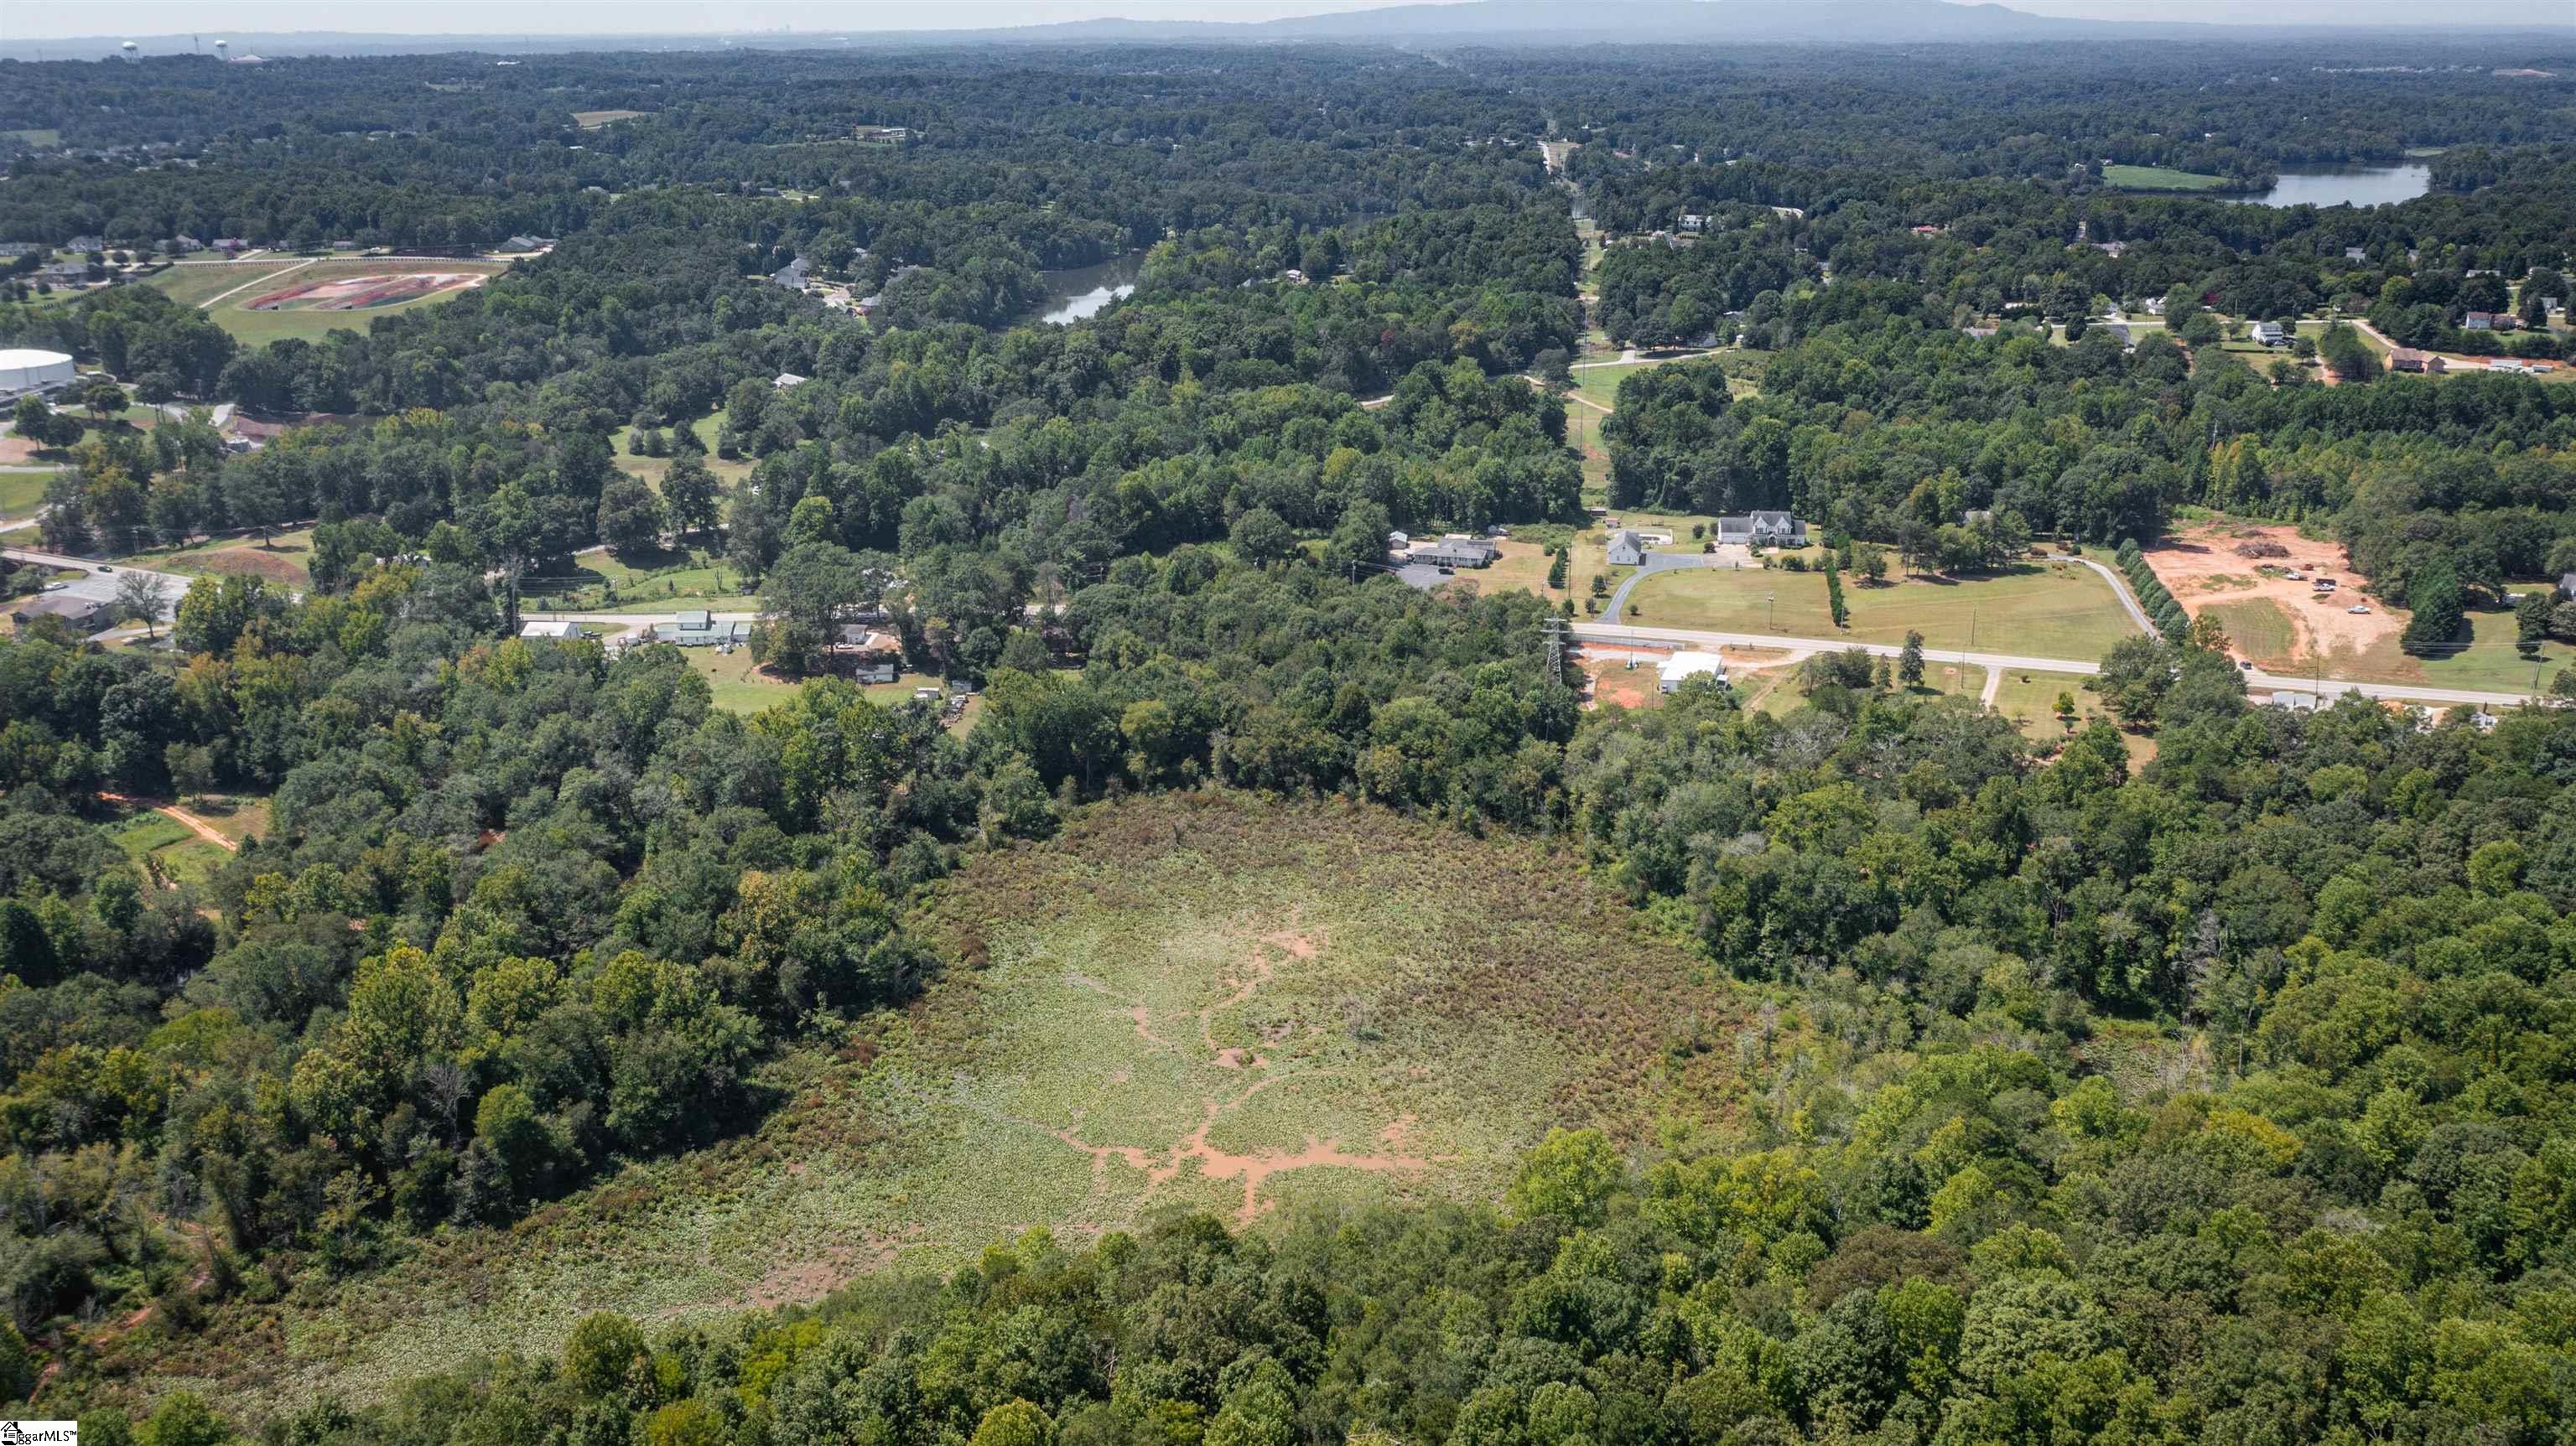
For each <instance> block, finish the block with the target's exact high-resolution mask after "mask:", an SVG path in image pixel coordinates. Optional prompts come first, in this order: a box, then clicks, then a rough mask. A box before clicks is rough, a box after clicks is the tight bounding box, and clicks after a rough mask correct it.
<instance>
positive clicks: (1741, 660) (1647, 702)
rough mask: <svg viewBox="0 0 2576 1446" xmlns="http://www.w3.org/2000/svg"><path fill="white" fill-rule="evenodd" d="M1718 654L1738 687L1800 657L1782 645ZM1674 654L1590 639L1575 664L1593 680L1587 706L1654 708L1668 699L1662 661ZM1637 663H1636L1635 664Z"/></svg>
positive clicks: (1725, 650) (1751, 683)
mask: <svg viewBox="0 0 2576 1446" xmlns="http://www.w3.org/2000/svg"><path fill="white" fill-rule="evenodd" d="M1717 651H1718V656H1719V657H1722V658H1724V659H1726V672H1727V676H1728V677H1729V678H1731V679H1733V680H1734V682H1735V684H1736V687H1737V689H1738V691H1745V690H1749V689H1751V688H1752V687H1753V686H1754V684H1755V683H1756V681H1757V680H1758V679H1760V677H1761V676H1762V674H1763V671H1764V670H1765V669H1771V670H1774V671H1776V670H1779V669H1782V668H1786V667H1788V666H1789V665H1790V664H1793V663H1795V662H1797V661H1798V658H1797V655H1795V654H1793V653H1790V652H1788V651H1785V650H1783V649H1779V648H1720V649H1718V650H1717ZM1671 656H1672V650H1670V649H1667V648H1621V647H1613V646H1609V645H1606V644H1600V643H1587V644H1585V645H1584V646H1583V647H1580V648H1577V649H1576V650H1575V653H1574V662H1575V666H1576V667H1578V668H1581V669H1582V670H1583V676H1584V677H1585V678H1586V679H1587V680H1588V681H1589V684H1590V686H1589V688H1588V690H1587V691H1588V694H1589V696H1588V697H1587V698H1586V699H1585V702H1584V706H1585V707H1587V708H1598V707H1601V706H1602V705H1604V704H1608V703H1616V704H1618V705H1620V706H1621V707H1623V708H1652V707H1655V706H1657V705H1659V704H1661V703H1662V702H1663V701H1664V695H1663V691H1662V678H1663V673H1662V665H1663V662H1664V660H1665V659H1666V658H1669V657H1671ZM1632 665H1633V666H1632Z"/></svg>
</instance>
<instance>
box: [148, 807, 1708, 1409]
mask: <svg viewBox="0 0 2576 1446" xmlns="http://www.w3.org/2000/svg"><path fill="white" fill-rule="evenodd" d="M1570 864H1571V861H1570V860H1568V859H1565V858H1562V857H1559V856H1556V855H1554V854H1552V853H1550V852H1549V851H1548V850H1547V849H1545V848H1544V847H1543V846H1541V845H1540V844H1538V843H1536V842H1534V841H1529V840H1518V839H1511V840H1507V839H1501V838H1487V839H1476V838H1470V837H1467V836H1465V835H1462V834H1460V833H1458V832H1456V831H1454V830H1448V829H1443V828H1440V827H1437V826H1435V825H1432V824H1429V823H1424V822H1415V821H1411V820H1407V819H1405V818H1402V817H1400V816H1398V815H1394V814H1391V813H1385V812H1381V811H1376V810H1370V809H1362V808H1346V807H1340V806H1333V805H1324V804H1312V805H1291V804H1280V803H1265V802H1260V801H1256V800H1252V799H1249V798H1246V797H1242V796H1239V795H1231V794H1228V795H1200V794H1192V795H1175V796H1168V797H1163V798H1157V799H1151V800H1142V801H1137V802H1132V803H1128V804H1123V805H1118V806H1112V807H1102V808H1096V809H1093V810H1090V811H1088V812H1086V813H1085V814H1084V815H1083V816H1082V817H1081V818H1079V819H1078V820H1077V821H1076V822H1075V823H1074V824H1073V825H1072V826H1071V827H1070V828H1069V829H1068V830H1067V832H1066V833H1065V834H1064V835H1063V836H1061V837H1059V838H1058V839H1056V840H1054V841H1052V842H1049V843H1046V844H1043V845H1038V846H1034V847H1028V848H1022V849H1018V850H1014V851H1012V852H1009V853H1001V854H991V855H985V856H982V857H979V858H977V859H976V860H974V861H973V863H971V864H970V865H969V866H968V867H967V868H966V869H965V870H964V871H963V872H962V873H960V874H959V875H958V876H956V877H954V878H952V879H951V880H949V881H948V882H947V883H945V884H943V885H942V886H940V888H939V889H938V891H937V894H936V896H935V898H934V899H933V900H932V902H931V903H930V905H929V906H928V908H927V911H926V914H925V915H924V917H923V918H922V919H921V924H920V926H921V927H922V929H923V930H924V932H925V933H926V934H928V935H929V936H931V937H933V938H935V939H937V940H939V941H940V942H941V945H942V952H943V954H944V955H945V956H946V957H948V958H951V959H956V960H962V961H970V962H964V963H960V964H957V965H955V966H952V968H951V969H950V971H949V972H948V973H947V974H946V975H945V976H944V977H942V978H940V979H939V980H937V981H935V982H934V983H933V984H932V986H931V987H930V989H929V991H928V993H927V994H926V996H925V997H924V999H923V1000H922V1001H921V1003H920V1004H919V1005H918V1006H916V1007H915V1008H913V1009H910V1010H906V1011H900V1012H889V1013H886V1014H882V1015H879V1016H876V1017H874V1018H872V1019H871V1020H870V1021H868V1022H867V1024H866V1025H865V1026H863V1028H862V1029H861V1030H860V1031H859V1034H860V1037H861V1038H860V1040H859V1041H854V1042H853V1044H852V1046H851V1047H849V1048H846V1049H840V1050H836V1051H833V1052H831V1053H829V1054H825V1053H822V1052H816V1053H813V1054H809V1055H806V1056H802V1057H799V1058H797V1059H795V1060H792V1061H789V1062H788V1063H787V1064H786V1065H784V1066H783V1067H781V1068H780V1069H778V1070H776V1071H774V1072H773V1074H772V1076H771V1081H770V1082H771V1083H773V1084H775V1085H777V1086H778V1087H780V1088H781V1089H782V1090H784V1091H786V1092H787V1094H788V1097H789V1099H790V1103H788V1104H787V1105H786V1106H785V1107H783V1108H782V1109H781V1110H780V1111H778V1113H777V1114H775V1115H774V1116H773V1117H772V1118H771V1119H770V1120H769V1121H768V1122H767V1123H766V1124H765V1125H764V1126H763V1127H762V1128H761V1129H760V1130H759V1131H758V1132H757V1133H756V1134H755V1135H754V1136H753V1137H751V1138H749V1139H747V1140H745V1141H743V1142H741V1143H739V1144H737V1145H734V1146H730V1147H725V1148H719V1149H715V1150H710V1151H706V1152H703V1153H701V1154H698V1155H693V1156H690V1157H687V1158H684V1159H681V1160H677V1161H671V1162H660V1163H653V1164H645V1165H638V1166H634V1167H630V1168H629V1169H628V1170H626V1171H625V1172H624V1173H623V1174H622V1175H620V1176H618V1177H617V1178H616V1179H614V1180H612V1181H610V1182H608V1183H606V1184H604V1185H602V1186H599V1187H597V1188H595V1189H593V1190H591V1191H589V1192H587V1193H586V1194H584V1195H582V1196H580V1197H577V1198H575V1199H573V1200H571V1201H568V1202H566V1203H564V1204H563V1205H561V1206H560V1207H557V1208H554V1209H550V1210H546V1211H542V1212H540V1213H539V1214H538V1215H537V1216H536V1217H534V1218H533V1219H532V1220H531V1221H529V1222H528V1223H527V1224H525V1225H523V1226H521V1227H520V1228H518V1229H516V1230H511V1231H490V1230H460V1231H453V1232H448V1233H443V1234H442V1235H440V1236H438V1237H436V1238H434V1239H431V1240H428V1241H425V1242H423V1243H422V1245H421V1247H420V1251H419V1254H418V1255H416V1256H415V1257H413V1258H411V1259H409V1260H407V1261H404V1262H403V1263H401V1264H399V1265H396V1266H394V1267H392V1268H390V1269H389V1270H387V1271H386V1272H384V1273H382V1274H379V1275H376V1276H371V1277H366V1278H363V1279H361V1280H359V1281H356V1282H353V1283H350V1284H348V1285H345V1286H342V1287H339V1288H337V1289H336V1290H330V1289H328V1288H317V1289H315V1290H314V1291H313V1292H312V1293H311V1294H310V1295H307V1294H305V1293H303V1292H299V1293H298V1294H297V1295H296V1296H295V1297H293V1298H291V1300H290V1302H289V1303H287V1304H282V1305H278V1306H268V1307H253V1306H247V1305H245V1306H238V1307H233V1308H231V1310H230V1312H229V1318H228V1319H225V1320H222V1321H219V1322H218V1323H217V1325H216V1326H215V1327H214V1328H210V1329H208V1330H206V1331H204V1332H202V1333H200V1334H198V1335H195V1336H192V1337H190V1338H189V1340H188V1342H187V1343H186V1344H185V1345H184V1346H183V1347H182V1350H183V1351H185V1352H189V1353H192V1354H193V1358H188V1357H186V1356H173V1357H170V1358H167V1359H166V1360H165V1364H164V1367H163V1369H164V1370H166V1371H167V1372H169V1373H170V1374H171V1375H172V1376H177V1375H182V1374H185V1375H189V1376H194V1377H196V1378H197V1379H199V1380H200V1381H202V1382H205V1383H206V1384H204V1385H202V1386H201V1387H200V1388H201V1389H206V1390H208V1391H209V1392H210V1393H214V1394H216V1395H218V1396H219V1398H222V1399H226V1400H227V1401H230V1402H239V1403H242V1404H243V1405H245V1406H256V1405H259V1404H264V1403H269V1402H276V1401H280V1400H289V1399H304V1398H309V1396H310V1395H311V1394H312V1393H314V1392H316V1391H321V1390H331V1391H336V1392H340V1393H342V1394H345V1395H348V1396H352V1397H357V1398H365V1397H368V1396H372V1395H375V1394H378V1393H380V1392H382V1391H383V1390H385V1389H386V1388H387V1387H388V1386H389V1385H390V1384H391V1382H392V1381H393V1379H394V1378H395V1377H396V1376H397V1375H399V1374H401V1373H404V1372H410V1371H417V1370H421V1369H426V1368H430V1367H434V1366H438V1365H441V1364H445V1363H451V1362H454V1361H456V1360H457V1359H459V1358H460V1357H462V1356H464V1355H465V1354H467V1353H469V1352H473V1351H480V1350H488V1349H498V1348H504V1347H506V1348H510V1349H514V1350H517V1351H520V1352H523V1353H526V1354H529V1355H543V1354H547V1353H550V1352H552V1351H553V1350H554V1349H555V1348H556V1346H557V1344H558V1343H559V1342H560V1341H561V1340H562V1338H563V1336H564V1335H565V1333H566V1332H567V1331H568V1330H569V1329H570V1327H571V1326H572V1324H573V1323H574V1322H575V1321H577V1320H579V1319H580V1318H581V1316H582V1315H583V1314H585V1313H587V1312H589V1311H593V1310H598V1309H603V1308H609V1307H611V1306H614V1307H615V1308H617V1309H621V1310H624V1311H626V1312H628V1313H629V1314H631V1315H635V1316H638V1317H641V1318H643V1319H645V1320H647V1321H648V1322H651V1323H653V1324H654V1325H656V1326H659V1325H667V1324H672V1323H676V1322H680V1321H685V1320H693V1319H703V1318H706V1317H709V1316H712V1315H715V1314H718V1313H722V1312H727V1311H732V1310H737V1309H741V1308H744V1307H748V1306H752V1305H758V1304H778V1303H783V1302H789V1301H801V1300H810V1299H813V1298H815V1297H817V1296H820V1295H822V1294H823V1293H825V1292H827V1291H829V1290H830V1289H832V1288H833V1287H834V1286H836V1285H838V1284H840V1283H841V1282H842V1281H844V1280H846V1279H848V1278H849V1277H851V1276H853V1275H855V1274H858V1273H860V1272H863V1271H868V1270H873V1269H881V1268H883V1267H885V1266H887V1265H889V1264H901V1265H904V1266H909V1267H923V1268H935V1267H948V1266H956V1265H961V1264H965V1263H968V1262H971V1261H972V1260H973V1259H974V1258H975V1256H976V1254H977V1252H978V1251H980V1250H981V1249H982V1247H983V1246H985V1245H986V1244H988V1243H991V1242H993V1241H996V1240H1000V1239H1004V1238H1006V1237H1009V1236H1012V1235H1014V1234H1016V1233H1018V1232H1020V1231H1022V1230H1025V1229H1027V1228H1029V1227H1031V1226H1039V1225H1043V1226H1047V1227H1049V1228H1050V1229H1052V1230H1054V1231H1055V1232H1056V1233H1057V1235H1058V1236H1059V1237H1060V1238H1064V1237H1070V1238H1074V1239H1084V1238H1089V1237H1090V1236H1092V1235H1094V1234H1095V1233H1097V1232H1100V1231H1103V1230H1108V1229H1113V1228H1124V1227H1129V1226H1133V1225H1135V1224H1136V1223H1138V1222H1140V1221H1142V1220H1145V1219H1147V1218H1149V1217H1151V1216H1152V1215H1154V1214H1156V1213H1157V1212H1160V1211H1162V1210H1164V1209H1167V1208H1174V1207H1179V1208H1196V1209H1204V1210H1208V1211H1212V1212H1215V1213H1216V1214H1218V1215H1220V1216H1223V1217H1225V1218H1227V1219H1229V1220H1236V1221H1244V1222H1248V1223H1253V1224H1256V1225H1257V1224H1259V1223H1260V1222H1262V1221H1265V1220H1271V1219H1275V1218H1278V1217H1279V1216H1280V1215H1282V1214H1284V1213H1286V1212H1291V1211H1295V1210H1299V1209H1301V1208H1304V1207H1307V1206H1315V1205H1322V1206H1331V1205H1336V1204H1340V1203H1344V1202H1353V1201H1365V1200H1383V1199H1398V1200H1423V1199H1457V1200H1486V1199H1491V1198H1493V1197H1494V1196H1495V1195H1496V1194H1497V1193H1498V1192H1499V1190H1500V1188H1501V1187H1502V1185H1503V1184H1504V1183H1505V1181H1506V1179H1507V1177H1508V1174H1509V1172H1510V1171H1511V1169H1512V1168H1513V1165H1514V1160H1515V1157H1516V1155H1517V1152H1519V1151H1520V1150H1522V1149H1525V1148H1526V1147H1527V1146H1529V1145H1531V1144H1533V1143H1535V1142H1536V1141H1537V1140H1538V1139H1539V1138H1540V1137H1541V1136H1542V1135H1543V1134H1544V1133H1545V1131H1546V1130H1547V1128H1548V1127H1549V1126H1551V1125H1555V1124H1565V1125H1582V1124H1597V1125H1600V1126H1602V1127H1604V1128H1607V1129H1609V1130H1611V1131H1613V1132H1614V1133H1616V1134H1617V1135H1618V1136H1620V1137H1621V1138H1623V1139H1629V1140H1635V1139H1639V1138H1641V1137H1643V1136H1645V1135H1646V1134H1648V1133H1649V1132H1650V1131H1651V1130H1652V1128H1653V1126H1654V1122H1655V1121H1656V1120H1658V1119H1659V1118H1673V1119H1683V1120H1691V1121H1694V1122H1699V1123H1703V1124H1707V1125H1710V1126H1712V1127H1714V1128H1715V1129H1716V1130H1718V1131H1719V1132H1720V1134H1721V1136H1723V1135H1724V1134H1725V1133H1726V1132H1727V1131H1728V1130H1729V1128H1730V1125H1731V1122H1732V1120H1733V1118H1734V1115H1733V1110H1734V1105H1733V1103H1732V1102H1733V1100H1734V1099H1735V1098H1736V1092H1737V1091H1738V1090H1739V1089H1740V1087H1741V1083H1740V1079H1739V1077H1738V1076H1737V1074H1736V1069H1737V1066H1736V1065H1735V1062H1734V1061H1735V1054H1734V1051H1732V1050H1730V1049H1726V1048H1723V1047H1721V1046H1722V1045H1723V1042H1724V1041H1725V1040H1726V1039H1727V1038H1728V1037H1729V1036H1730V1034H1731V1032H1732V1030H1733V1028H1734V1027H1735V1024H1736V1022H1737V1021H1738V1019H1739V1017H1740V1015H1741V1012H1742V1009H1743V1004H1742V1000H1743V999H1744V996H1743V995H1742V994H1740V993H1739V992H1738V990H1737V988H1736V986H1734V985H1732V984H1728V983H1724V982H1720V981H1716V980H1714V979H1711V978H1709V977H1708V973H1707V971H1706V970H1705V969H1704V968H1703V967H1701V966H1699V965H1698V964H1697V963H1696V962H1695V961H1694V960H1693V959H1692V958H1691V957H1690V956H1689V955H1688V954H1686V953H1685V952H1683V951H1682V950H1680V949H1678V948H1676V947H1674V946H1672V945H1670V944H1667V943H1663V942H1660V941H1658V940H1655V939H1653V938H1651V937H1649V936H1648V935H1647V933H1646V932H1645V930H1646V925H1645V924H1644V923H1643V922H1642V920H1641V919H1639V918H1638V917H1637V916H1636V915H1634V914H1632V913H1631V912H1629V911H1627V910H1626V909H1625V908H1623V907H1622V905H1621V904H1620V903H1619V901H1618V899H1617V897H1616V895H1615V893H1614V892H1613V891H1612V890H1610V889H1609V888H1607V887H1604V886H1601V885H1598V884H1595V883H1593V882H1591V881H1589V880H1587V879H1586V878H1585V877H1584V875H1583V874H1582V872H1581V871H1580V870H1579V869H1577V868H1574V867H1571V866H1570ZM308 1278H309V1279H311V1280H313V1281H314V1284H315V1286H316V1287H321V1286H322V1281H321V1278H320V1277H319V1276H314V1277H308Z"/></svg>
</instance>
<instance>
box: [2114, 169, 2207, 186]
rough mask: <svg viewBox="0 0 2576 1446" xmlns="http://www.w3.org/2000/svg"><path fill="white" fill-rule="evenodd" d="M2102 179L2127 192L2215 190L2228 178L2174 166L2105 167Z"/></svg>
mask: <svg viewBox="0 0 2576 1446" xmlns="http://www.w3.org/2000/svg"><path fill="white" fill-rule="evenodd" d="M2102 179H2103V180H2104V181H2106V182H2108V183H2110V184H2111V185H2114V186H2117V187H2119V188H2120V189H2121V190H2124V191H2215V190H2217V189H2218V188H2219V187H2221V186H2224V185H2226V184H2227V178H2226V177H2225V176H2211V175H2205V174H2203V173H2201V172H2199V171H2177V170H2175V169H2173V168H2172V167H2171V166H2104V167H2103V168H2102Z"/></svg>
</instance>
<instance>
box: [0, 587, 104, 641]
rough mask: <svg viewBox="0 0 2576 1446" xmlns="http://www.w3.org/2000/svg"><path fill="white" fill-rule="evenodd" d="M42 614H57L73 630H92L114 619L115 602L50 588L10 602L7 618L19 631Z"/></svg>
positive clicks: (23, 630)
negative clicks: (44, 591) (46, 591)
mask: <svg viewBox="0 0 2576 1446" xmlns="http://www.w3.org/2000/svg"><path fill="white" fill-rule="evenodd" d="M41 618H60V619H62V620H63V622H64V623H65V624H66V625H68V626H69V627H70V628H71V629H72V631H74V632H79V633H94V632H97V631H98V630H99V629H100V628H103V627H107V626H109V625H110V624H112V623H114V622H115V621H116V604H115V603H113V602H102V601H100V600H99V599H97V598H94V597H82V596H81V595H80V594H78V593H71V592H49V593H40V594H38V595H36V596H35V597H31V598H21V599H19V600H18V601H16V602H14V603H11V604H10V605H9V621H10V623H11V624H12V625H13V626H15V627H16V628H17V630H18V631H20V632H22V633H23V632H25V631H26V630H27V629H28V628H29V627H30V626H32V625H33V624H34V623H35V622H36V621H37V620H38V619H41Z"/></svg>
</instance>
